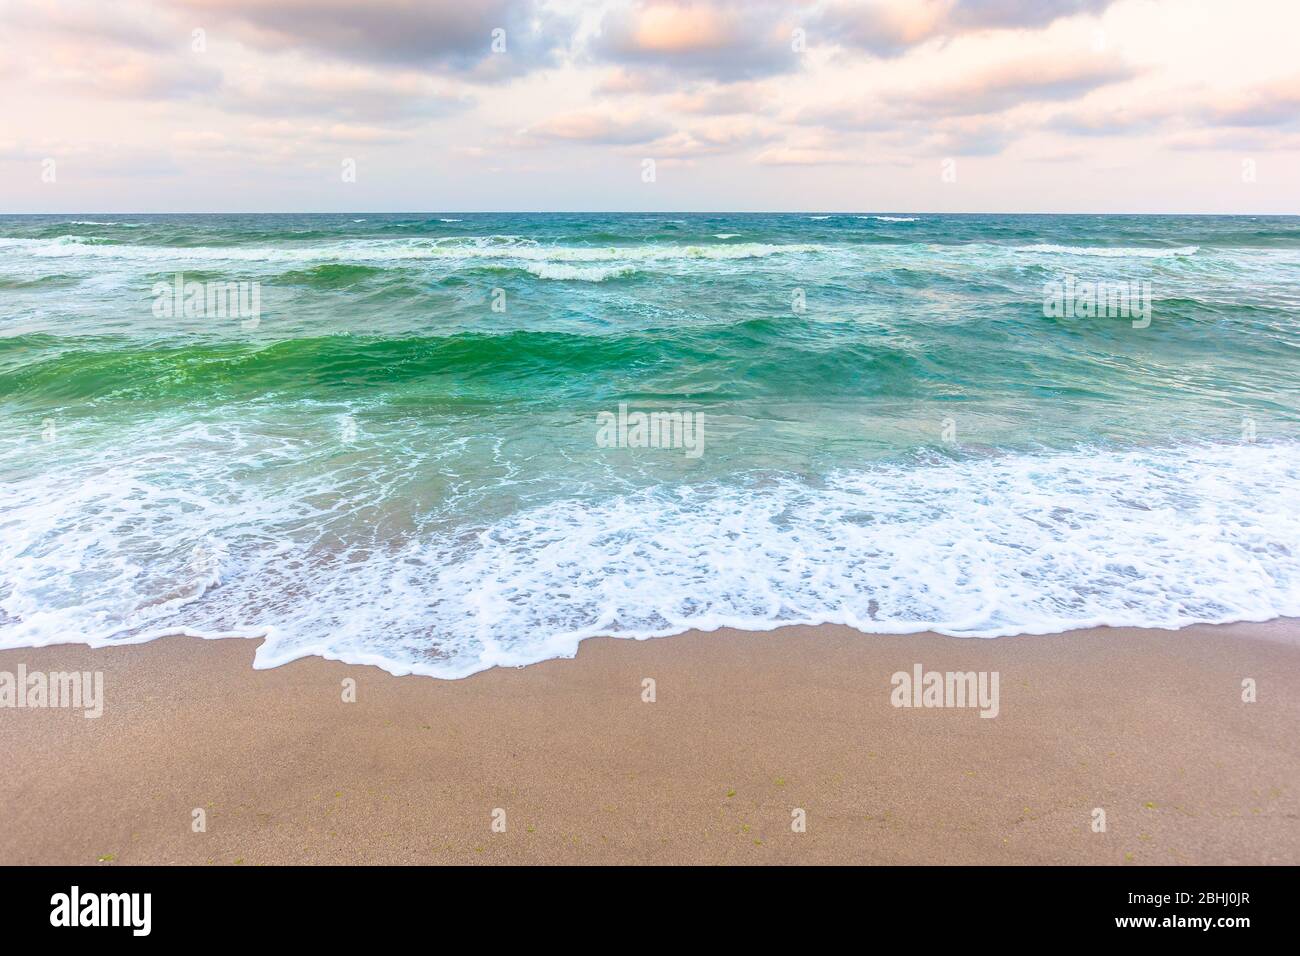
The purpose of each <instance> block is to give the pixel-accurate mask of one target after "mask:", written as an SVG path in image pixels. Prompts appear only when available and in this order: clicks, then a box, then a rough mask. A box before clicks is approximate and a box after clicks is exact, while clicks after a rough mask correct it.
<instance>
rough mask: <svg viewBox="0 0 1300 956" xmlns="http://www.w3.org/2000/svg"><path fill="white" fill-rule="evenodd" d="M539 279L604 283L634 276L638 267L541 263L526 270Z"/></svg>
mask: <svg viewBox="0 0 1300 956" xmlns="http://www.w3.org/2000/svg"><path fill="white" fill-rule="evenodd" d="M525 271H526V272H529V273H530V274H532V275H535V276H537V278H539V279H558V280H561V281H566V282H604V281H605V280H606V279H616V278H619V277H620V276H627V275H632V274H633V273H635V272H636V271H637V270H636V266H628V265H623V266H617V265H611V266H574V265H567V264H565V263H554V262H539V263H537V264H535V265H530V266H527V267H526V268H525Z"/></svg>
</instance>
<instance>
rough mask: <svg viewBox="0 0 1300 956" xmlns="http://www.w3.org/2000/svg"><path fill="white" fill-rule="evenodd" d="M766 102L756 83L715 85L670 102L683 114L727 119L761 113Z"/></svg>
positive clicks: (699, 88) (687, 92) (679, 96)
mask: <svg viewBox="0 0 1300 956" xmlns="http://www.w3.org/2000/svg"><path fill="white" fill-rule="evenodd" d="M766 99H767V98H766V97H765V95H764V94H763V92H762V90H760V89H759V87H758V86H757V85H755V84H753V83H732V84H728V85H718V84H713V85H709V86H703V87H694V88H692V89H690V90H687V91H684V92H682V93H678V94H677V95H676V96H673V97H672V98H671V99H670V100H669V101H668V106H669V108H670V109H674V110H677V111H678V112H682V113H695V114H698V115H701V116H724V115H735V114H739V113H757V112H760V111H761V110H762V109H763V107H764V104H765V102H766Z"/></svg>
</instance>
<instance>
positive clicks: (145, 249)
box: [0, 236, 834, 263]
mask: <svg viewBox="0 0 1300 956" xmlns="http://www.w3.org/2000/svg"><path fill="white" fill-rule="evenodd" d="M105 241H106V240H102V239H93V238H90V237H85V236H61V237H58V238H57V239H25V238H0V249H13V250H16V251H20V252H24V253H26V254H27V255H31V256H33V257H37V258H75V257H77V256H85V257H87V258H96V259H128V260H142V261H150V262H178V263H180V262H330V261H335V262H338V261H343V262H389V261H403V260H417V261H418V260H432V261H439V260H441V261H453V260H475V259H496V260H500V259H514V260H520V261H527V262H672V261H679V260H693V259H718V260H726V259H755V258H765V257H767V256H777V255H801V254H808V253H818V252H827V251H830V250H832V249H833V248H834V247H830V246H825V245H820V244H816V243H788V244H779V243H761V242H745V243H725V244H717V243H704V244H669V245H664V244H650V245H639V246H580V245H571V246H561V245H548V244H544V243H540V242H537V241H536V240H532V239H523V238H520V237H519V236H467V237H455V238H441V239H436V238H429V239H399V240H392V239H355V240H348V241H345V242H333V243H325V244H321V245H312V246H301V247H286V246H147V245H123V244H117V245H111V246H110V245H100V243H103V242H105Z"/></svg>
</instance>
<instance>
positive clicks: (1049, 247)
mask: <svg viewBox="0 0 1300 956" xmlns="http://www.w3.org/2000/svg"><path fill="white" fill-rule="evenodd" d="M1199 249H1200V247H1199V246H1174V247H1169V248H1163V249H1151V248H1147V247H1145V246H1061V245H1056V244H1054V243H1049V242H1040V243H1036V244H1034V245H1032V246H1016V247H1015V250H1016V251H1017V252H1040V253H1047V254H1055V255H1066V256H1101V257H1103V258H1107V259H1171V258H1177V257H1180V256H1192V255H1195V254H1196V253H1197V252H1198V251H1199Z"/></svg>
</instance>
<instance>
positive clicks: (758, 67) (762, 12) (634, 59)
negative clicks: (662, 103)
mask: <svg viewBox="0 0 1300 956" xmlns="http://www.w3.org/2000/svg"><path fill="white" fill-rule="evenodd" d="M795 25H796V24H795V22H794V20H793V19H792V18H791V17H790V10H789V8H788V7H787V6H784V5H781V4H778V3H773V2H770V0H752V2H749V3H727V2H714V3H709V2H704V0H639V2H634V3H633V4H632V5H631V6H628V7H621V8H616V9H614V10H612V11H610V12H608V13H606V15H605V17H604V19H603V20H602V22H601V32H600V35H599V36H598V37H597V38H596V39H595V40H594V42H593V44H592V52H593V54H594V55H595V56H596V57H597V58H599V59H605V60H610V61H614V62H618V63H623V64H633V65H636V66H642V67H652V68H659V69H662V70H669V71H673V72H674V73H675V74H677V75H679V76H680V75H683V74H685V75H688V76H694V77H709V78H712V79H719V80H735V79H748V78H751V77H757V76H769V75H772V74H775V73H784V72H789V71H791V70H795V69H798V68H799V66H800V63H801V61H800V55H799V54H798V53H796V52H795V51H794V49H793V44H792V32H793V30H794V27H795Z"/></svg>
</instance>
